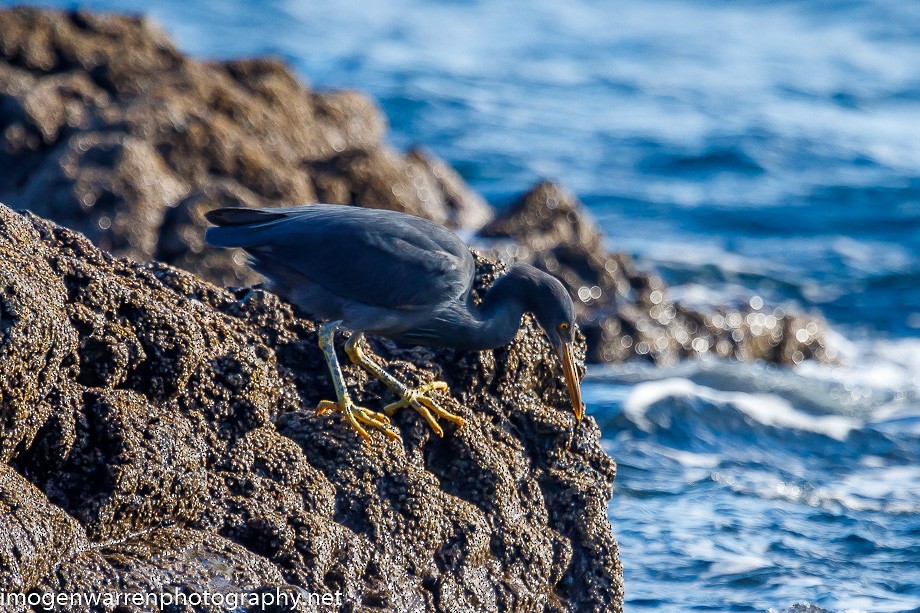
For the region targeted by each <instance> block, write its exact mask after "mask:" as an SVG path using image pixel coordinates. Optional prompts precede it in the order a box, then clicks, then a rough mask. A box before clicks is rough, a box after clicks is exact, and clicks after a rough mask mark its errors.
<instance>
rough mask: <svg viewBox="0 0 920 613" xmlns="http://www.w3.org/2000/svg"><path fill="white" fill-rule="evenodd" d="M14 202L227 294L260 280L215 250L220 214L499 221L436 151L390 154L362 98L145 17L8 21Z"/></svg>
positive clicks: (1, 101)
mask: <svg viewBox="0 0 920 613" xmlns="http://www.w3.org/2000/svg"><path fill="white" fill-rule="evenodd" d="M0 32H2V36H0V92H2V93H0V145H2V147H0V167H2V168H4V172H3V173H0V200H2V201H5V202H6V203H7V204H9V205H11V206H14V207H17V208H28V209H30V210H32V211H33V212H35V213H37V214H39V215H43V216H47V217H51V218H53V219H55V220H57V221H59V222H61V223H63V224H65V225H67V226H68V227H71V228H74V229H77V230H79V231H81V232H84V233H85V234H86V235H87V236H89V237H90V238H91V239H92V240H93V241H94V242H95V243H96V244H97V245H99V246H100V247H102V248H103V249H106V250H109V251H113V252H115V253H117V254H121V255H128V256H130V257H133V258H135V259H142V260H149V259H152V258H159V259H161V260H168V261H170V262H173V263H176V264H178V265H181V266H183V267H184V268H186V269H188V270H191V271H193V272H195V273H197V274H200V275H204V276H206V277H207V278H210V279H212V280H215V281H221V282H222V283H224V284H230V283H235V284H237V285H240V284H244V283H249V282H252V281H253V280H254V279H255V277H254V276H253V275H252V273H251V272H249V270H248V269H247V268H246V267H245V266H244V265H243V264H242V263H241V262H239V261H237V260H235V259H233V257H232V256H230V255H227V254H216V253H212V252H205V251H204V250H203V248H202V234H203V228H204V224H203V218H202V212H203V211H205V210H208V209H210V208H213V207H214V206H216V205H217V204H218V203H220V204H224V205H226V204H244V205H253V206H254V205H266V206H267V205H275V206H277V205H295V204H304V203H309V202H316V201H317V200H322V201H325V202H331V203H339V204H356V203H360V204H361V205H362V206H370V207H378V208H388V209H396V210H401V211H406V212H409V213H412V214H416V215H420V216H423V217H428V218H430V219H434V220H436V221H438V222H442V223H445V224H448V225H455V226H456V225H463V226H466V227H475V226H478V225H482V224H483V223H485V222H486V221H488V219H489V218H490V217H491V209H490V208H489V206H488V205H487V204H486V203H485V202H484V201H483V200H482V198H481V197H479V196H478V195H477V194H475V193H474V192H472V191H471V190H470V189H469V188H467V187H466V186H465V184H464V183H463V181H462V180H461V179H460V177H459V176H458V175H457V174H456V172H454V171H453V170H452V169H451V168H450V167H449V166H448V165H447V164H445V163H444V162H442V161H441V160H439V159H437V157H436V156H434V154H432V153H431V152H426V151H422V150H416V151H413V152H411V153H410V154H409V155H407V156H403V155H400V154H398V153H396V152H395V151H393V150H392V149H390V148H389V147H387V146H386V145H385V144H384V142H383V136H384V133H385V131H386V122H385V121H384V119H383V117H382V115H381V113H380V111H379V109H378V108H377V107H376V105H375V104H374V103H373V102H372V101H370V100H369V99H368V98H367V97H366V96H364V95H363V94H360V93H357V92H350V91H341V92H325V93H316V92H311V91H310V90H309V89H307V88H306V87H305V86H304V85H303V84H302V83H301V82H300V81H298V79H297V78H296V77H295V76H294V75H293V74H292V72H291V71H290V70H289V69H288V68H287V67H286V66H285V65H283V64H282V63H281V62H279V61H277V60H273V59H256V60H240V61H232V62H201V61H197V60H194V59H191V58H188V57H186V56H184V55H183V54H182V53H180V52H179V51H178V50H177V49H176V48H175V47H174V46H173V44H172V43H171V42H170V40H169V39H168V38H167V37H166V36H165V35H164V34H163V33H162V32H161V31H160V30H158V29H157V28H156V27H154V26H153V25H152V24H151V23H149V22H148V21H147V20H145V19H138V18H133V17H125V16H118V15H100V14H96V13H90V12H75V13H63V12H56V11H45V10H38V9H30V8H17V9H10V10H3V11H0Z"/></svg>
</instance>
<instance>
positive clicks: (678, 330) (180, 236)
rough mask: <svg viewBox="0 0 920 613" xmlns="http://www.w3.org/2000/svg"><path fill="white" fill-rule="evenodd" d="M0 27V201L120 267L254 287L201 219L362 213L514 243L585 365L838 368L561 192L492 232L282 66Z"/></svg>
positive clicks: (61, 24) (352, 111) (371, 121)
mask: <svg viewBox="0 0 920 613" xmlns="http://www.w3.org/2000/svg"><path fill="white" fill-rule="evenodd" d="M0 32H2V36H0V92H2V93H0V145H2V147H0V167H2V168H4V172H2V173H0V200H3V201H5V202H7V203H8V204H10V205H11V206H13V207H15V208H24V209H29V210H31V211H33V212H35V213H37V214H39V215H42V216H45V217H48V218H51V219H54V220H56V221H58V222H59V223H62V224H64V225H66V226H67V227H70V228H74V229H77V230H79V231H81V232H83V233H85V234H86V235H87V236H89V237H90V238H91V239H92V240H93V242H94V243H96V244H97V245H98V246H100V247H102V248H103V249H106V250H108V251H111V252H113V253H115V254H118V255H127V256H130V257H132V258H135V259H140V260H150V259H153V258H155V259H158V260H161V261H165V262H168V263H171V264H174V265H177V266H180V267H182V268H184V269H186V270H189V271H192V272H193V273H195V274H197V275H199V276H201V277H203V278H206V279H208V280H210V281H212V282H215V283H218V284H220V285H234V286H244V285H250V284H254V283H257V282H258V281H259V280H260V279H259V277H258V276H257V275H255V274H254V273H253V272H252V271H251V270H250V269H249V268H248V267H247V266H246V264H245V260H244V258H243V257H241V255H240V254H238V253H236V254H234V253H229V252H224V251H215V250H211V249H206V248H205V245H204V241H203V235H204V229H205V227H206V225H207V224H206V222H205V219H204V213H205V212H206V211H207V210H209V209H211V208H214V207H216V206H227V205H237V206H285V205H296V204H304V203H309V202H315V201H323V202H330V203H339V204H360V205H362V206H368V207H375V208H386V209H394V210H400V211H404V212H408V213H412V214H414V215H420V216H422V217H427V218H429V219H433V220H435V221H438V222H441V223H445V224H447V225H450V226H452V227H462V228H467V229H473V230H475V229H478V228H481V227H482V226H484V225H485V228H484V229H483V231H482V236H484V237H490V238H504V239H506V240H507V241H511V244H509V245H507V246H506V247H507V248H506V249H504V250H503V253H502V256H503V257H505V258H506V259H510V260H514V259H523V260H526V261H530V262H532V263H534V264H536V265H537V266H539V267H541V268H544V269H545V270H547V271H549V272H551V273H553V274H555V275H557V276H559V277H560V278H562V279H563V281H565V283H566V284H567V285H568V287H569V289H570V291H571V292H572V295H573V297H574V298H575V299H576V303H577V304H578V307H579V308H578V310H579V321H580V322H581V324H582V327H583V329H584V331H585V334H586V335H587V337H588V346H589V353H588V359H589V361H592V362H620V361H623V360H627V359H631V358H637V357H638V358H642V359H649V360H652V361H654V362H656V363H670V362H673V361H675V360H677V359H680V358H683V357H688V356H700V355H707V354H717V355H720V356H725V357H734V358H738V359H762V360H768V361H773V362H782V363H792V362H798V361H801V360H804V359H817V360H830V359H833V355H832V354H831V352H830V351H829V350H828V349H827V348H826V347H825V346H824V343H823V327H824V326H823V324H822V322H821V321H819V320H816V319H815V318H812V317H790V316H787V315H785V314H782V313H778V312H774V311H773V310H772V309H759V310H754V309H751V310H738V309H731V308H722V309H714V310H713V311H712V312H710V313H701V312H697V311H695V310H692V309H688V308H686V307H683V306H681V305H680V304H677V303H674V302H672V301H670V300H669V299H668V297H667V291H666V287H665V285H664V283H662V281H661V280H660V279H658V278H656V277H654V276H653V275H648V274H645V273H642V272H639V271H637V270H636V268H635V266H634V265H633V263H632V261H631V259H630V258H629V256H627V255H625V254H611V253H608V252H607V251H606V249H605V247H604V244H603V243H604V238H603V236H602V235H601V233H600V232H599V230H598V229H597V228H596V227H595V225H594V224H593V222H592V221H591V220H590V218H589V217H588V216H587V215H586V213H585V212H584V211H583V209H582V207H581V206H580V205H579V204H578V203H577V201H576V200H575V199H574V198H573V197H572V196H571V195H569V194H567V193H566V192H565V191H564V190H561V189H560V188H559V187H557V186H555V185H552V184H542V185H539V186H537V187H536V188H535V189H534V190H532V191H531V192H529V193H528V194H526V195H525V196H523V198H522V199H521V200H520V201H519V202H518V203H517V204H516V205H513V206H512V207H510V208H509V209H507V210H505V211H503V213H502V214H501V216H500V217H499V218H497V219H495V220H494V221H492V223H490V224H488V225H486V224H487V222H489V220H490V219H491V218H492V216H493V211H492V209H491V208H490V207H489V205H488V204H486V203H485V201H484V200H483V199H482V198H481V197H480V196H478V195H477V194H476V193H475V192H473V191H472V190H471V189H470V188H469V187H468V186H467V185H466V184H465V183H464V182H463V180H462V179H461V178H460V176H459V175H458V174H457V173H456V172H455V171H454V170H453V169H452V168H450V166H448V165H447V164H446V163H444V162H443V161H441V160H439V159H438V158H437V157H436V156H435V155H434V154H432V153H431V152H427V151H424V150H420V149H416V150H413V151H411V152H409V153H408V154H407V155H401V154H399V153H397V152H396V151H393V150H392V149H391V148H389V147H388V146H387V145H386V144H385V143H384V136H385V131H386V124H385V121H384V119H383V117H382V116H381V114H380V111H379V110H378V109H377V107H376V106H375V105H374V103H373V102H371V101H370V100H368V99H367V98H366V97H365V96H364V95H362V94H359V93H356V92H324V93H317V92H311V91H310V90H309V89H308V88H306V87H305V86H304V85H303V84H302V83H301V82H300V81H298V79H297V78H296V77H295V76H294V75H293V74H292V73H291V71H290V70H289V69H288V68H287V67H286V66H284V65H283V64H282V63H281V62H279V61H276V60H272V59H255V60H238V61H231V62H202V61H197V60H194V59H191V58H188V57H186V56H185V55H183V54H182V53H180V52H179V51H178V50H177V49H176V48H175V47H174V46H173V45H172V43H171V42H170V41H169V39H168V38H167V37H166V36H165V35H164V34H163V33H162V32H160V31H159V30H158V29H156V28H155V27H154V26H152V25H151V24H150V23H149V22H147V21H146V20H143V19H136V18H131V17H123V16H116V15H99V14H95V13H89V12H76V13H62V12H55V11H41V10H36V9H26V8H19V9H12V10H4V11H0Z"/></svg>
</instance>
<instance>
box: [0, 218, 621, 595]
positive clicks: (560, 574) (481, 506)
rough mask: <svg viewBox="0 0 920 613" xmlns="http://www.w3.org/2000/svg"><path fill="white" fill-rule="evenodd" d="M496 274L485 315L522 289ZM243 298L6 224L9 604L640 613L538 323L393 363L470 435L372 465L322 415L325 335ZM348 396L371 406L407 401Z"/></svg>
mask: <svg viewBox="0 0 920 613" xmlns="http://www.w3.org/2000/svg"><path fill="white" fill-rule="evenodd" d="M477 265H478V276H477V282H476V283H477V291H478V292H481V291H482V290H483V289H484V288H486V287H487V286H488V285H489V284H490V283H491V282H492V281H493V280H494V279H495V277H496V275H497V274H499V273H500V272H501V270H502V268H501V265H500V264H496V263H495V262H492V261H489V260H485V259H483V258H477ZM244 294H246V292H245V290H240V291H236V292H234V291H228V290H224V289H220V288H218V287H215V286H213V285H210V284H209V283H206V282H204V281H200V280H199V279H197V278H196V277H194V276H193V275H191V274H190V273H187V272H184V271H181V270H179V269H176V268H173V267H170V266H167V265H164V264H160V263H156V262H153V263H149V264H140V263H135V262H133V261H131V260H128V259H119V258H115V257H113V256H111V255H109V254H107V253H105V252H103V251H101V250H99V249H98V248H97V247H95V246H94V245H93V244H92V243H91V242H90V241H89V240H88V239H87V238H86V237H84V236H82V235H80V234H78V233H75V232H73V231H71V230H67V229H64V228H62V227H59V226H57V225H55V224H53V223H51V222H49V221H46V220H44V219H42V218H39V217H37V216H34V215H32V214H29V213H24V214H19V213H15V212H13V211H12V210H10V209H8V208H6V207H5V206H2V205H0V455H2V457H0V459H2V463H0V591H3V592H10V591H18V592H29V591H31V592H35V593H42V594H44V593H51V594H54V593H60V592H66V593H73V592H87V593H89V592H95V593H102V592H112V591H115V592H118V591H128V592H142V593H151V592H157V593H159V592H164V591H166V592H171V591H173V590H174V589H179V590H182V591H183V592H195V591H198V592H200V591H210V592H212V593H214V592H221V591H223V592H228V593H229V592H247V593H258V592H260V591H265V590H272V589H276V588H277V589H286V590H294V591H295V592H296V591H297V590H301V592H302V591H303V590H306V592H309V593H329V594H334V593H336V592H339V593H340V594H341V599H342V606H341V610H345V611H358V610H369V609H375V608H376V609H383V610H387V611H406V612H409V611H412V612H415V611H420V610H441V611H472V610H476V611H511V610H513V611H541V612H542V611H619V610H621V608H622V596H623V584H622V568H621V566H620V562H619V558H618V554H617V545H616V541H615V539H614V537H613V534H612V531H611V526H610V523H609V520H608V518H607V503H608V501H609V499H610V496H611V491H612V489H611V488H612V483H613V479H614V476H615V472H616V466H615V464H614V462H613V460H611V459H610V458H609V457H608V456H607V455H606V454H605V453H604V452H603V450H602V449H601V446H600V443H599V438H600V432H599V430H598V427H597V425H596V423H595V422H594V420H593V418H591V417H590V416H588V417H586V418H585V419H584V420H583V421H582V422H581V424H579V426H578V427H577V428H576V427H575V423H574V417H573V416H572V414H571V411H570V410H568V408H567V407H568V400H567V393H566V388H565V385H564V382H563V380H562V377H561V373H560V372H559V369H558V365H557V361H556V359H555V356H554V354H553V352H552V350H551V348H550V345H549V343H548V341H547V340H546V338H545V336H544V334H543V333H542V332H541V331H540V330H539V328H538V327H537V326H536V325H535V324H534V323H533V322H532V321H530V319H529V318H527V319H525V323H524V325H523V326H522V329H521V331H520V332H519V333H518V335H517V337H516V338H515V340H514V342H513V343H512V344H511V345H510V346H508V347H505V348H502V349H499V350H495V351H486V352H481V353H469V352H460V351H452V350H440V351H434V350H429V349H420V348H413V349H407V348H397V347H396V346H394V345H392V344H390V343H388V342H385V341H375V342H374V344H373V348H374V349H375V350H376V351H377V352H378V353H380V354H381V355H382V356H383V358H384V359H385V360H386V364H387V367H388V368H389V369H391V370H392V371H393V372H395V373H397V374H399V375H401V376H403V377H405V378H406V379H407V380H410V381H412V382H422V381H430V380H432V379H434V378H437V379H441V380H444V381H447V382H448V383H449V385H450V392H449V394H445V395H444V396H443V397H441V398H439V400H440V401H441V402H443V403H444V406H445V407H446V408H448V409H449V410H451V411H452V412H455V413H457V414H460V415H462V416H463V418H464V420H465V421H466V426H464V427H463V428H461V429H455V428H448V431H447V433H446V434H445V436H444V438H438V437H437V436H434V435H433V434H432V432H431V430H430V429H429V428H428V426H427V424H425V423H424V422H423V420H421V418H420V417H419V416H418V415H417V414H416V413H415V412H414V411H402V412H400V413H397V414H396V416H395V417H394V424H395V426H396V427H397V428H398V430H399V431H400V434H401V440H400V441H389V440H388V439H387V438H386V437H385V436H383V435H382V434H380V433H374V434H373V437H374V440H373V444H372V445H366V444H363V443H362V442H361V439H360V438H359V437H357V436H356V435H355V433H354V432H353V431H352V429H351V428H350V427H348V425H347V424H345V423H343V422H342V420H341V416H340V415H338V414H334V415H328V416H323V417H318V416H316V415H315V414H314V412H313V407H315V406H316V404H317V403H318V401H319V400H320V399H323V398H329V397H331V395H332V394H333V390H332V387H331V383H330V379H329V375H328V371H327V369H326V365H325V361H324V359H323V356H322V353H321V351H320V349H319V347H318V346H317V337H316V326H315V324H314V323H313V322H312V321H309V320H307V319H303V318H301V317H299V316H298V315H297V314H296V313H294V312H293V311H292V309H291V307H290V306H289V305H286V304H284V303H283V302H281V301H280V300H279V299H278V298H276V297H275V296H273V295H271V294H267V293H264V292H258V291H257V292H255V293H254V294H252V295H251V296H250V297H249V298H248V299H246V300H242V297H243V295H244ZM584 350H585V348H584V344H581V345H580V348H579V351H580V352H581V353H582V356H583V352H584ZM344 361H345V360H344V359H343V362H344ZM345 376H346V380H347V382H348V384H349V385H350V387H351V389H352V390H353V392H354V394H355V397H356V400H357V401H359V402H361V403H362V404H363V405H365V406H368V407H375V408H379V407H380V406H382V404H384V403H387V402H391V401H392V400H393V398H392V397H391V396H390V392H389V391H388V390H387V388H385V387H384V386H382V385H381V384H380V383H379V382H378V381H376V380H372V379H370V378H369V377H368V376H367V374H366V373H365V372H364V371H363V370H361V369H359V368H357V367H354V366H351V365H348V366H345ZM314 608H315V607H314ZM76 610H88V609H80V608H77V609H76ZM95 610H109V609H106V608H104V607H102V608H98V609H95ZM119 610H122V609H119ZM190 610H197V611H205V610H209V611H210V610H214V611H217V610H219V609H214V608H212V609H208V608H206V607H204V606H202V607H199V608H193V609H190ZM247 610H255V609H247ZM302 610H305V611H306V610H313V609H311V608H304V609H302Z"/></svg>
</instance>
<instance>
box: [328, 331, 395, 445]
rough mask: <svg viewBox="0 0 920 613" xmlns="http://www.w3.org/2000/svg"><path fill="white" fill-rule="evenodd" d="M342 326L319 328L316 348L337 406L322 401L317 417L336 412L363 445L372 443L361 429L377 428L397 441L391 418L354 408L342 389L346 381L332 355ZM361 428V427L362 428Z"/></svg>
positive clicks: (335, 357)
mask: <svg viewBox="0 0 920 613" xmlns="http://www.w3.org/2000/svg"><path fill="white" fill-rule="evenodd" d="M340 323H341V322H338V321H333V322H329V323H325V324H323V325H321V326H320V328H319V346H320V349H322V350H323V354H324V355H325V356H326V363H327V364H328V365H329V374H330V375H332V386H333V387H334V388H335V395H336V397H337V398H338V402H333V401H331V400H321V401H320V403H319V405H318V406H317V407H316V414H317V415H323V414H325V413H328V412H330V411H339V412H341V413H342V414H343V415H344V416H345V419H346V420H348V423H349V424H350V425H351V427H352V428H354V429H355V431H356V432H357V433H358V434H359V435H360V436H361V438H363V439H364V440H365V441H366V442H368V443H369V442H371V437H370V435H369V434H368V433H367V430H366V429H365V428H364V426H370V427H372V428H377V429H378V430H381V431H382V432H383V433H384V434H386V435H387V436H388V437H389V438H390V439H391V440H394V441H395V440H398V439H399V435H398V434H396V431H395V430H393V428H392V427H391V426H390V418H389V417H387V416H386V415H384V414H383V413H378V412H376V411H371V410H369V409H365V408H364V407H359V406H358V405H356V404H355V403H354V402H353V401H352V399H351V396H350V395H349V394H348V388H347V387H346V386H345V377H344V376H343V375H342V367H341V366H340V365H339V359H338V357H337V356H336V355H335V346H334V345H333V341H334V338H335V329H336V328H337V327H338V325H339V324H340ZM362 424H363V425H362Z"/></svg>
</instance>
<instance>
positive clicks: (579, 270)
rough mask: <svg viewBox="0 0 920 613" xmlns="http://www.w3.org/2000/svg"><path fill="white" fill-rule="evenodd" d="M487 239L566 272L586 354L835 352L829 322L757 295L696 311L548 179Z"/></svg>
mask: <svg viewBox="0 0 920 613" xmlns="http://www.w3.org/2000/svg"><path fill="white" fill-rule="evenodd" d="M479 236H481V237H482V238H484V239H488V240H489V241H490V244H491V245H492V248H493V249H494V251H495V253H496V254H497V255H498V256H499V257H501V258H502V259H503V260H505V261H509V262H511V261H525V262H528V263H531V264H534V265H535V266H537V267H538V268H542V269H543V270H545V271H547V272H549V273H550V274H553V275H555V276H557V277H559V279H561V280H562V281H563V282H564V283H565V284H566V286H567V287H568V288H569V291H570V292H571V294H572V299H573V300H574V301H575V305H576V313H577V315H578V321H579V324H580V326H581V329H582V331H583V332H584V334H585V336H586V337H587V339H588V356H587V357H588V361H590V362H623V361H625V360H628V359H632V358H636V357H639V358H644V359H647V360H650V361H652V362H655V363H656V364H671V363H674V362H676V361H677V360H679V359H682V358H687V357H702V356H706V355H715V356H719V357H723V358H734V359H739V360H765V361H768V362H775V363H781V364H794V363H798V362H801V361H803V360H806V359H811V360H818V361H822V362H827V361H833V360H834V358H835V355H834V353H833V350H832V349H830V348H828V347H827V346H826V344H825V341H824V337H825V334H824V332H825V324H824V322H823V321H822V320H820V319H819V318H817V317H814V316H809V315H793V314H787V313H784V312H782V311H781V310H778V309H773V308H769V307H766V306H765V305H764V304H763V301H762V300H760V302H759V303H758V302H756V301H755V306H757V308H754V307H753V306H751V305H745V307H744V308H737V307H735V308H732V307H728V306H716V307H713V308H712V309H710V310H709V311H708V312H702V311H698V310H695V309H692V308H689V307H687V306H684V305H682V304H680V303H677V302H674V301H673V300H671V299H669V298H668V292H667V286H666V285H665V284H664V282H663V281H662V280H661V279H659V278H657V277H656V276H654V275H650V274H647V273H643V272H640V271H638V270H637V268H636V266H635V264H634V263H633V261H632V259H631V258H630V257H629V256H628V255H626V254H623V253H609V252H608V251H607V250H606V249H605V247H604V244H603V242H604V241H603V235H602V234H601V233H600V230H599V229H598V228H597V226H596V225H595V224H594V222H593V221H592V220H591V218H590V215H589V214H588V212H587V211H586V210H585V208H584V207H583V206H582V205H581V203H579V202H578V200H577V199H576V198H575V197H574V196H573V195H572V194H570V193H568V192H566V191H565V190H564V189H562V188H561V187H559V186H558V185H555V184H553V183H541V184H539V185H537V186H536V187H535V188H534V189H532V190H531V191H530V192H528V193H526V194H524V196H522V197H521V198H520V199H519V200H518V201H517V202H516V203H514V204H512V205H511V206H509V207H508V208H507V209H505V210H504V211H502V212H501V213H500V214H499V215H498V216H497V217H496V218H495V219H493V220H492V221H491V222H489V223H488V224H486V225H485V226H484V227H483V228H482V229H481V230H480V232H479Z"/></svg>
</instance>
